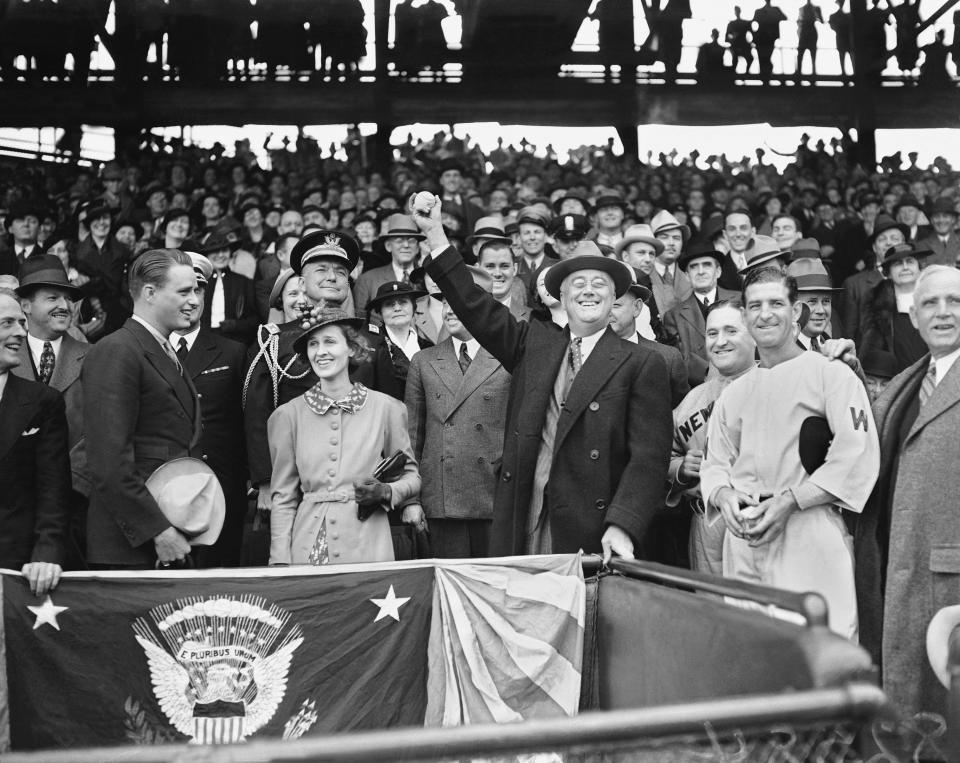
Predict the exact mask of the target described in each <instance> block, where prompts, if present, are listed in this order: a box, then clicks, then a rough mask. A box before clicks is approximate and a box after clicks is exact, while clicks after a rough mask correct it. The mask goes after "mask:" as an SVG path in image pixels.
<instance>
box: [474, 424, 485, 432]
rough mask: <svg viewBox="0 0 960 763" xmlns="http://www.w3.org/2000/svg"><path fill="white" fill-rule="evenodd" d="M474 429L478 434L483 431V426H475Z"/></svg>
mask: <svg viewBox="0 0 960 763" xmlns="http://www.w3.org/2000/svg"><path fill="white" fill-rule="evenodd" d="M474 429H476V430H477V431H478V432H480V431H481V430H482V429H483V424H477V425H476V426H475V427H474Z"/></svg>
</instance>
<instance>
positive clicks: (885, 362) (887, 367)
mask: <svg viewBox="0 0 960 763" xmlns="http://www.w3.org/2000/svg"><path fill="white" fill-rule="evenodd" d="M860 363H861V365H862V366H863V372H864V373H865V374H866V375H867V376H875V377H876V378H878V379H892V378H893V377H894V376H896V375H897V373H898V371H897V356H896V355H894V354H893V353H892V352H888V351H886V350H867V351H866V352H865V353H864V354H863V357H862V358H860Z"/></svg>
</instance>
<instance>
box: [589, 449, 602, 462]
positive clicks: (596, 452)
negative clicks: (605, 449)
mask: <svg viewBox="0 0 960 763" xmlns="http://www.w3.org/2000/svg"><path fill="white" fill-rule="evenodd" d="M598 458H600V451H599V450H591V451H590V459H591V460H592V461H596V460H597V459H598Z"/></svg>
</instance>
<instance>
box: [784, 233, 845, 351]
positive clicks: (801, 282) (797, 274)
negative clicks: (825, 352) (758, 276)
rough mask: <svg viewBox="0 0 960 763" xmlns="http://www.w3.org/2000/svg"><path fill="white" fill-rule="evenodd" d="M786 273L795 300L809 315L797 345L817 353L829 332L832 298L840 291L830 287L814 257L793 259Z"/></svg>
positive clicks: (798, 337) (824, 273)
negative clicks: (794, 285)
mask: <svg viewBox="0 0 960 763" xmlns="http://www.w3.org/2000/svg"><path fill="white" fill-rule="evenodd" d="M801 240H803V239H801ZM787 273H789V274H790V275H791V276H793V277H794V279H795V280H796V282H797V291H798V292H799V294H798V299H799V300H800V302H802V303H803V304H805V305H806V306H807V307H808V308H810V316H809V317H808V318H807V320H806V322H805V323H803V325H801V327H800V333H799V334H798V335H797V342H798V343H799V344H800V346H801V347H803V349H805V350H813V351H814V352H819V351H820V348H821V346H822V345H823V343H824V342H826V341H827V340H829V339H830V334H831V332H832V331H833V328H832V325H833V298H834V296H835V295H836V294H837V293H839V292H840V291H842V289H834V288H833V284H832V283H831V281H830V276H829V275H828V274H827V269H826V268H825V267H824V266H823V261H822V260H820V259H817V258H815V257H801V258H799V259H796V260H794V261H793V262H791V263H790V265H789V266H788V267H787Z"/></svg>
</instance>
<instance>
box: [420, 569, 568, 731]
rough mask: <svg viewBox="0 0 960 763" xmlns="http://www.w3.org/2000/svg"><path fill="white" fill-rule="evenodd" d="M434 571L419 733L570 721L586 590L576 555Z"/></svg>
mask: <svg viewBox="0 0 960 763" xmlns="http://www.w3.org/2000/svg"><path fill="white" fill-rule="evenodd" d="M510 561H511V564H510V565H509V566H507V565H497V564H489V563H477V564H455V565H449V566H448V565H444V564H442V563H441V564H438V565H437V567H436V569H435V573H436V577H435V584H434V592H433V618H432V621H431V632H430V642H429V651H428V663H429V674H428V676H429V677H428V685H427V698H428V699H427V711H426V714H425V718H424V723H425V725H427V726H455V725H460V724H465V723H502V722H509V721H522V720H527V719H531V718H555V717H563V716H572V715H574V714H576V712H577V706H578V702H579V698H580V669H581V664H582V658H583V624H584V610H585V607H586V588H585V585H584V582H583V572H582V569H581V562H580V555H579V554H576V555H573V554H571V555H552V556H542V557H525V558H522V559H520V558H517V559H511V560H510Z"/></svg>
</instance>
